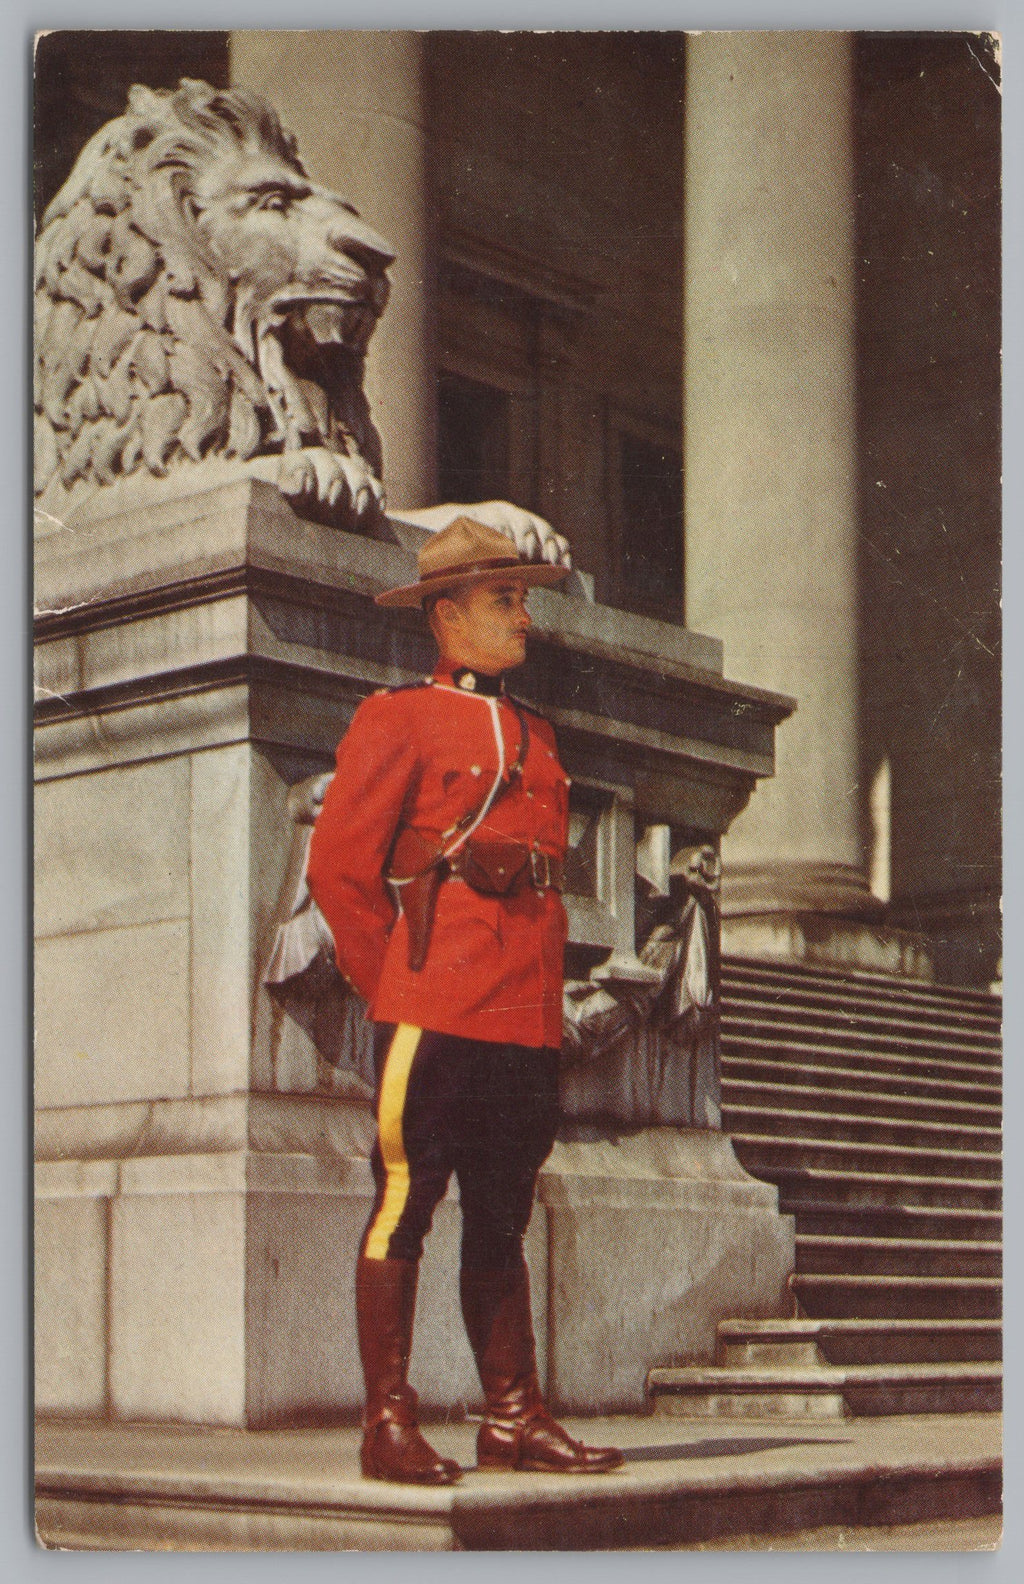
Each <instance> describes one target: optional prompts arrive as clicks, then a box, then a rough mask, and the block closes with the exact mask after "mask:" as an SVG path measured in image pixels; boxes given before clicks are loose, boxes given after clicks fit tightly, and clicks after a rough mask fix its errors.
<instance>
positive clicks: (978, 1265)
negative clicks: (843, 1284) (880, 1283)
mask: <svg viewBox="0 0 1024 1584" xmlns="http://www.w3.org/2000/svg"><path fill="white" fill-rule="evenodd" d="M796 1268H797V1271H798V1272H799V1274H800V1275H801V1276H807V1275H812V1274H815V1275H839V1276H843V1275H849V1276H854V1275H859V1274H864V1275H872V1276H886V1275H891V1276H986V1277H993V1276H994V1277H998V1276H1000V1275H1001V1274H1002V1245H1001V1244H1000V1243H968V1242H953V1241H950V1240H948V1239H945V1240H941V1241H940V1240H939V1239H937V1238H879V1237H842V1236H836V1235H834V1234H832V1235H827V1236H821V1235H820V1234H818V1233H806V1232H804V1231H803V1230H798V1231H797V1238H796Z"/></svg>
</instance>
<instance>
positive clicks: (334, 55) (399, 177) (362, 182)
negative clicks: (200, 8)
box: [231, 31, 437, 509]
mask: <svg viewBox="0 0 1024 1584" xmlns="http://www.w3.org/2000/svg"><path fill="white" fill-rule="evenodd" d="M423 53H424V44H423V38H422V35H420V34H417V33H411V32H400V33H399V32H380V33H375V32H358V31H344V32H338V31H330V32H262V31H240V32H235V33H232V35H231V81H232V85H233V86H235V87H239V88H251V89H252V90H253V91H254V92H257V93H261V94H263V95H264V96H265V97H266V98H267V99H269V101H270V102H271V104H272V105H273V106H274V108H275V109H276V110H277V111H278V113H279V114H280V116H281V119H282V120H283V121H284V123H285V125H286V126H287V127H289V128H290V129H291V130H292V131H293V132H294V133H295V135H296V136H297V138H298V140H299V148H300V150H301V153H302V158H303V161H304V163H305V165H306V168H307V170H308V171H309V173H310V175H311V176H312V177H313V178H314V179H315V180H317V181H320V182H323V183H324V184H325V185H327V186H329V187H332V188H334V189H335V190H336V191H337V192H340V193H341V194H342V195H343V196H344V197H347V198H348V199H350V201H351V202H352V203H353V204H354V205H355V207H356V208H357V209H358V210H359V212H360V214H362V215H363V216H364V218H365V219H366V220H367V222H368V223H369V224H370V225H372V226H373V227H374V228H375V230H378V231H380V232H381V234H382V235H383V236H384V237H385V238H386V239H387V240H388V241H389V242H390V243H391V245H392V247H393V248H394V249H395V252H396V253H397V255H398V257H397V260H396V262H395V264H394V265H393V266H392V269H391V281H392V292H391V300H390V302H389V303H388V306H387V310H386V311H385V314H384V317H383V319H382V320H381V322H380V324H379V325H378V327H377V330H376V332H375V333H374V337H373V340H372V342H371V343H370V350H369V354H368V357H367V380H366V389H367V393H368V395H369V398H370V405H371V408H372V411H373V415H374V419H375V422H376V424H377V427H378V429H379V430H380V433H381V437H382V439H383V442H384V478H385V483H386V486H387V493H388V502H389V504H390V505H392V506H394V507H396V508H401V507H405V508H408V509H411V508H414V507H419V506H428V505H432V504H433V502H434V501H435V500H436V498H437V496H436V492H435V476H436V461H435V457H436V431H437V393H436V359H435V356H434V348H433V333H434V332H433V327H434V325H435V323H436V314H435V276H434V264H433V248H432V245H431V234H430V233H431V216H430V205H429V193H428V183H427V158H428V151H427V130H426V92H425V75H424V62H423Z"/></svg>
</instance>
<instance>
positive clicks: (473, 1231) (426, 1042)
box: [362, 1023, 558, 1270]
mask: <svg viewBox="0 0 1024 1584" xmlns="http://www.w3.org/2000/svg"><path fill="white" fill-rule="evenodd" d="M374 1058H375V1062H376V1069H377V1127H378V1133H377V1142H376V1143H375V1144H374V1147H373V1153H372V1155H371V1157H370V1163H371V1166H372V1167H373V1175H374V1180H375V1182H376V1185H377V1193H376V1197H375V1199H374V1205H373V1212H372V1214H371V1216H370V1221H369V1224H368V1226H367V1229H366V1233H365V1235H364V1238H363V1248H362V1252H363V1254H364V1255H365V1256H366V1257H367V1258H369V1259H402V1260H418V1259H419V1257H420V1255H421V1254H422V1252H423V1239H424V1238H425V1237H426V1235H427V1233H428V1232H429V1230H430V1224H431V1221H432V1220H433V1215H434V1211H435V1209H436V1208H437V1205H438V1203H439V1202H440V1200H441V1199H442V1197H443V1196H444V1193H445V1190H446V1189H447V1187H448V1183H449V1181H450V1179H451V1175H452V1172H454V1173H455V1176H456V1179H457V1180H458V1184H459V1197H460V1200H461V1205H462V1264H463V1267H464V1268H477V1269H479V1268H485V1269H492V1270H493V1269H507V1268H508V1267H510V1266H512V1265H515V1264H517V1263H518V1262H519V1260H520V1259H521V1258H522V1246H523V1234H524V1232H525V1231H526V1226H527V1222H528V1221H529V1219H530V1211H531V1209H532V1207H533V1191H534V1187H535V1185H536V1181H537V1173H538V1172H539V1171H540V1168H541V1166H542V1165H543V1163H544V1161H545V1160H546V1159H547V1157H548V1155H549V1154H550V1152H551V1146H552V1144H553V1143H554V1140H555V1131H556V1128H557V1126H558V1052H557V1051H556V1050H553V1049H550V1048H548V1047H542V1048H540V1049H537V1048H534V1047H530V1046H526V1045H499V1044H492V1043H491V1042H490V1041H486V1040H469V1039H461V1038H459V1037H458V1036H456V1035H452V1034H435V1033H433V1032H431V1030H429V1029H417V1028H412V1027H410V1026H409V1025H408V1024H404V1023H403V1024H399V1025H398V1026H397V1027H395V1025H393V1024H378V1025H377V1028H376V1030H375V1033H374Z"/></svg>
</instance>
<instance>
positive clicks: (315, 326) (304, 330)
mask: <svg viewBox="0 0 1024 1584" xmlns="http://www.w3.org/2000/svg"><path fill="white" fill-rule="evenodd" d="M376 323H377V314H376V312H375V310H374V308H373V307H372V306H371V304H370V303H368V302H362V303H340V302H309V303H297V304H296V305H295V307H294V308H293V309H292V310H291V311H290V312H289V313H288V314H287V316H286V318H285V321H284V325H283V327H282V330H283V333H284V334H285V335H286V336H287V337H288V339H289V340H290V341H294V342H297V343H299V344H300V345H301V344H303V343H305V344H306V345H307V346H310V345H312V346H313V347H315V348H317V350H318V351H323V349H324V348H326V347H334V346H340V347H344V348H345V350H346V351H348V352H355V353H357V354H358V355H359V356H360V357H361V356H362V354H363V353H364V352H365V351H366V347H367V343H368V342H369V339H370V336H371V335H372V333H373V327H374V325H375V324H376Z"/></svg>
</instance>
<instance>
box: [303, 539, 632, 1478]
mask: <svg viewBox="0 0 1024 1584" xmlns="http://www.w3.org/2000/svg"><path fill="white" fill-rule="evenodd" d="M419 572H420V579H419V582H418V583H415V584H411V585H409V586H408V587H406V588H401V589H394V590H391V591H390V592H388V593H386V594H381V595H379V596H378V604H380V605H385V606H414V605H422V606H424V608H425V609H426V611H427V614H428V617H429V620H430V625H431V629H432V631H433V633H434V636H435V638H436V640H437V644H438V649H439V651H440V658H439V661H438V665H437V669H436V670H435V672H434V674H433V676H432V677H429V678H427V679H425V681H424V682H423V683H422V684H420V685H414V686H412V687H405V688H398V689H396V690H395V691H394V692H390V693H380V694H376V695H375V696H373V697H372V698H368V699H366V700H365V701H364V702H363V703H362V704H361V705H360V706H359V708H358V710H357V711H356V713H355V716H354V718H353V720H352V724H351V726H350V727H349V730H348V732H347V733H346V735H345V737H344V739H343V740H342V742H341V744H340V746H339V748H338V758H337V773H336V774H335V776H334V778H333V780H332V782H331V785H330V788H329V790H328V792H327V795H326V798H325V800H324V806H323V811H322V813H321V815H320V818H319V820H318V821H317V825H316V829H315V831H314V833H313V840H312V844H311V847H310V855H309V870H308V876H309V886H310V890H311V891H312V893H313V896H314V897H315V899H316V902H317V904H318V906H319V907H320V910H321V911H322V913H323V914H324V916H325V917H326V919H327V922H328V923H329V924H330V926H331V929H332V931H333V933H334V939H335V943H336V947H337V957H338V965H339V967H340V969H341V971H342V973H343V974H344V975H345V976H346V977H347V978H348V980H349V981H350V983H351V984H352V985H353V986H354V987H355V989H356V990H357V991H358V992H359V994H360V995H362V996H364V997H365V998H366V1000H367V1001H368V1003H369V1005H370V1010H371V1014H372V1017H373V1019H374V1022H375V1025H376V1028H375V1059H376V1067H377V1122H378V1137H377V1142H376V1144H375V1145H374V1149H373V1154H372V1158H371V1164H372V1167H373V1173H374V1179H375V1182H376V1189H377V1191H376V1197H375V1200H374V1205H373V1210H372V1213H371V1216H370V1220H369V1224H368V1226H367V1228H366V1233H365V1235H364V1237H363V1241H362V1246H361V1249H360V1253H359V1260H358V1264H357V1267H356V1310H357V1322H358V1331H359V1349H360V1355H361V1359H362V1365H363V1373H364V1377H365V1381H366V1413H365V1417H364V1436H363V1445H362V1467H363V1473H364V1474H366V1475H369V1476H371V1477H373V1478H377V1479H385V1480H398V1481H415V1482H417V1483H426V1484H450V1483H452V1482H453V1481H454V1480H456V1479H458V1478H459V1475H460V1469H459V1467H458V1465H457V1464H456V1463H453V1462H452V1461H451V1460H450V1459H446V1458H440V1457H438V1455H437V1454H436V1453H435V1452H434V1450H433V1449H432V1448H431V1447H430V1446H429V1445H428V1443H427V1442H426V1441H425V1440H424V1438H423V1436H422V1435H421V1434H420V1431H419V1429H418V1428H417V1425H416V1414H415V1410H416V1395H415V1393H414V1392H413V1390H412V1388H411V1387H410V1386H409V1384H408V1380H407V1370H408V1363H409V1355H410V1352H411V1347H412V1326H413V1315H414V1310H415V1303H416V1283H417V1276H418V1272H419V1259H420V1255H421V1253H422V1250H423V1239H424V1237H425V1236H426V1233H427V1232H428V1231H429V1228H430V1224H431V1220H432V1217H433V1213H434V1210H435V1208H436V1207H437V1204H438V1203H439V1201H440V1199H441V1198H442V1196H443V1194H444V1193H445V1190H446V1188H447V1185H448V1182H449V1180H450V1177H451V1174H452V1172H454V1173H455V1175H456V1178H457V1180H458V1184H459V1194H460V1201H461V1208H462V1253H461V1273H460V1290H461V1298H462V1312H463V1317H464V1319H465V1323H466V1330H467V1333H468V1335H469V1340H470V1343H471V1345H472V1348H473V1353H474V1356H475V1358H476V1362H477V1367H478V1369H479V1372H480V1379H481V1382H482V1385H483V1388H484V1395H485V1399H486V1414H485V1418H484V1422H483V1424H482V1426H481V1428H480V1432H479V1435H478V1438H477V1457H478V1462H479V1464H480V1466H481V1467H492V1468H495V1467H497V1468H507V1469H513V1468H518V1469H532V1470H547V1471H554V1470H566V1471H572V1472H579V1471H589V1470H604V1469H609V1468H616V1467H618V1465H619V1464H620V1463H621V1462H622V1454H621V1453H620V1452H618V1451H617V1450H615V1449H613V1448H595V1447H587V1446H584V1445H582V1444H581V1443H579V1442H577V1441H574V1440H573V1439H572V1438H571V1437H570V1436H569V1435H568V1434H567V1433H566V1431H565V1430H564V1429H563V1428H562V1427H561V1426H560V1425H559V1424H557V1423H556V1421H555V1420H554V1419H553V1418H552V1417H551V1416H550V1414H549V1413H548V1412H547V1409H546V1408H545V1406H544V1403H543V1400H542V1397H541V1393H540V1388H539V1385H538V1380H537V1369H536V1359H535V1348H534V1337H533V1324H532V1319H531V1314H530V1289H529V1279H528V1274H527V1268H526V1264H525V1261H524V1258H523V1234H524V1233H525V1231H526V1226H527V1222H528V1221H529V1218H530V1211H531V1208H532V1205H533V1194H534V1187H535V1184H536V1180H537V1174H538V1172H539V1170H540V1167H541V1165H542V1164H543V1162H544V1160H545V1159H546V1158H547V1156H548V1154H549V1152H550V1150H551V1146H552V1144H553V1143H554V1138H555V1131H556V1127H557V1121H558V1052H559V1046H560V1044H561V1034H562V957H563V949H564V945H565V934H566V924H565V910H564V908H563V906H562V899H561V896H560V894H559V893H560V887H561V874H562V864H563V860H564V856H565V849H566V839H567V830H568V811H569V791H568V789H569V783H568V780H567V778H566V775H565V773H564V771H563V770H562V767H561V765H560V763H559V760H558V752H557V748H556V744H555V737H554V733H553V731H552V729H551V727H550V725H549V724H548V722H547V721H545V720H544V719H543V718H542V717H541V716H539V715H537V714H535V713H534V712H533V711H532V710H529V709H527V708H526V707H525V706H524V705H521V704H517V703H516V702H514V701H513V700H512V699H511V698H510V697H509V695H508V694H506V692H505V687H504V681H503V673H504V672H505V671H506V670H509V669H510V668H511V667H513V666H516V665H520V664H521V663H522V661H523V660H524V659H525V656H526V633H527V630H528V629H529V626H530V618H529V615H528V614H527V611H526V594H527V589H528V588H529V587H530V586H531V585H534V584H553V583H556V582H558V581H559V580H560V579H561V578H563V577H565V576H566V568H564V567H556V566H552V565H550V564H548V563H539V564H538V563H529V562H522V561H520V560H519V558H518V556H517V555H516V553H515V550H514V547H513V546H512V545H511V544H510V542H509V540H508V539H506V538H505V536H504V535H503V534H500V533H498V532H496V531H495V530H493V529H490V528H486V527H484V526H483V525H481V524H479V523H476V522H473V521H472V520H471V519H469V518H466V517H460V518H458V519H456V521H455V522H453V523H452V524H451V525H450V526H449V527H448V528H446V529H444V530H443V531H442V532H441V533H438V534H436V535H433V536H432V537H431V539H430V540H429V541H428V542H427V544H426V545H425V546H424V548H423V550H422V551H421V552H420V556H419Z"/></svg>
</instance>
